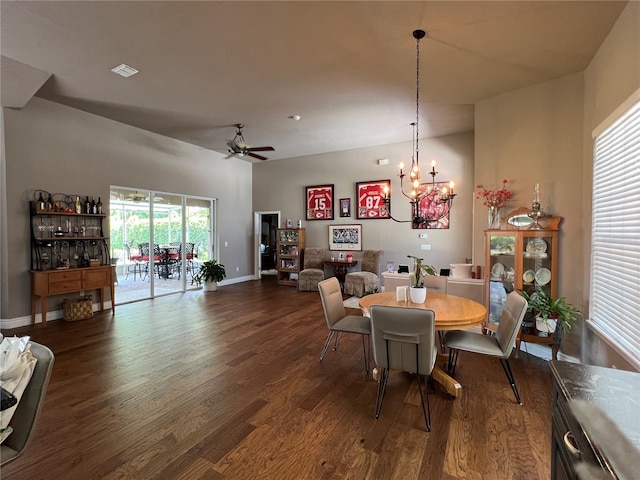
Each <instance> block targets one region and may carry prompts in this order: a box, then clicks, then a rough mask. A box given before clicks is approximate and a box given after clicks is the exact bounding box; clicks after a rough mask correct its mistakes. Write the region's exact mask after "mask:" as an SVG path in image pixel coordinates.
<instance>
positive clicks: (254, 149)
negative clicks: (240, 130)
mask: <svg viewBox="0 0 640 480" xmlns="http://www.w3.org/2000/svg"><path fill="white" fill-rule="evenodd" d="M247 150H248V151H250V152H273V151H274V150H275V148H273V147H249V148H247Z"/></svg>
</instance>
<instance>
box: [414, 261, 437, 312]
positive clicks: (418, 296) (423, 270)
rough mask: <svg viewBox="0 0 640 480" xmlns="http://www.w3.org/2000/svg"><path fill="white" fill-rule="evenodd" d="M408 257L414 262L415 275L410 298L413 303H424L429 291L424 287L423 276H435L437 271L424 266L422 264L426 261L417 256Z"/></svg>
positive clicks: (429, 266)
mask: <svg viewBox="0 0 640 480" xmlns="http://www.w3.org/2000/svg"><path fill="white" fill-rule="evenodd" d="M407 257H408V258H411V259H412V260H413V274H412V276H411V285H410V288H409V296H410V297H411V301H412V302H413V303H424V301H425V300H426V298H427V289H426V288H425V286H424V281H423V280H422V274H424V275H435V274H436V270H435V268H433V267H432V266H431V265H423V264H422V262H423V260H424V259H422V258H420V257H416V256H415V255H407Z"/></svg>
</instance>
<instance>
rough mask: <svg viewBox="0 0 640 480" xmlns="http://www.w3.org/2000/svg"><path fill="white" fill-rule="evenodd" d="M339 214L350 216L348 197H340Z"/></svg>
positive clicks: (349, 200)
mask: <svg viewBox="0 0 640 480" xmlns="http://www.w3.org/2000/svg"><path fill="white" fill-rule="evenodd" d="M340 216H341V217H350V216H351V199H350V198H341V199H340Z"/></svg>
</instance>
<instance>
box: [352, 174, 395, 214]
mask: <svg viewBox="0 0 640 480" xmlns="http://www.w3.org/2000/svg"><path fill="white" fill-rule="evenodd" d="M385 187H386V193H385ZM390 189H391V180H374V181H371V182H358V183H356V218H357V219H378V218H391V215H390V213H389V210H390V209H389V206H390V205H388V204H387V203H386V202H385V197H386V195H388V194H389V193H388V192H389V191H390Z"/></svg>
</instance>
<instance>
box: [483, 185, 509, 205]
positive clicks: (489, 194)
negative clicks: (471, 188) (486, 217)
mask: <svg viewBox="0 0 640 480" xmlns="http://www.w3.org/2000/svg"><path fill="white" fill-rule="evenodd" d="M507 183H509V182H508V181H507V180H506V179H505V180H502V188H501V189H500V190H489V189H488V188H484V186H482V185H477V186H476V188H477V189H478V192H477V193H476V195H477V196H476V198H477V199H482V200H484V201H483V202H482V204H483V205H484V206H486V207H498V208H500V207H502V206H503V205H504V204H505V203H506V202H507V200H509V199H510V198H511V192H510V191H509V190H507V188H506V186H507Z"/></svg>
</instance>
